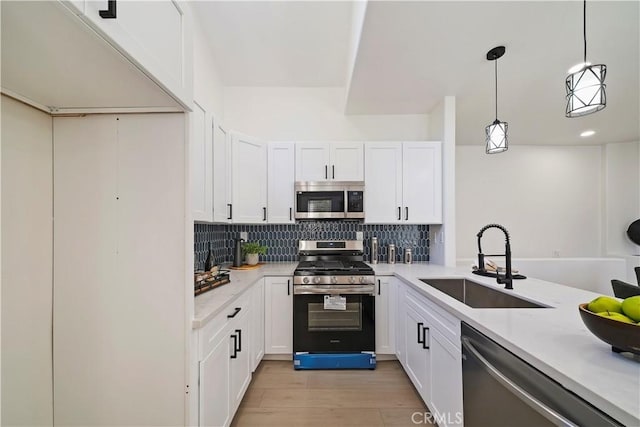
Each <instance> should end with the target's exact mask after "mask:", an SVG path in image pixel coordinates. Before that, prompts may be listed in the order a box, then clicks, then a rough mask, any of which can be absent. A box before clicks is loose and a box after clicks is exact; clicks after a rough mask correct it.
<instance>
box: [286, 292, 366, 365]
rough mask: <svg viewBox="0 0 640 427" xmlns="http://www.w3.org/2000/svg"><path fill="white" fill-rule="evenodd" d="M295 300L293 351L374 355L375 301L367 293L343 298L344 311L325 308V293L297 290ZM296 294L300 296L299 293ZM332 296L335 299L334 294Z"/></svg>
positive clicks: (345, 295)
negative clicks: (367, 352) (369, 353)
mask: <svg viewBox="0 0 640 427" xmlns="http://www.w3.org/2000/svg"><path fill="white" fill-rule="evenodd" d="M296 288H302V286H296V287H294V296H293V351H294V352H309V353H359V352H363V351H375V348H376V342H375V339H376V334H375V300H374V298H375V297H374V296H373V295H370V294H368V293H362V294H343V295H341V296H342V297H343V298H345V299H346V304H345V306H344V310H331V309H326V308H325V296H326V295H330V294H329V292H326V293H311V292H309V291H306V292H307V293H303V292H305V291H304V290H300V289H296ZM296 291H297V292H296ZM331 295H336V293H334V292H333V291H332V292H331Z"/></svg>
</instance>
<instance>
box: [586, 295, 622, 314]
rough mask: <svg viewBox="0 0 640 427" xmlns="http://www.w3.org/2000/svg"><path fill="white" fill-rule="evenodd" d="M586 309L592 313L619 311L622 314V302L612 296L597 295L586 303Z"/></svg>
mask: <svg viewBox="0 0 640 427" xmlns="http://www.w3.org/2000/svg"><path fill="white" fill-rule="evenodd" d="M587 309H588V310H589V311H590V312H592V313H603V312H606V311H608V312H611V313H620V314H622V303H621V302H620V301H618V300H617V299H615V298H613V297H608V296H604V295H603V296H599V297H598V298H596V299H594V300H593V301H591V302H590V303H589V305H587Z"/></svg>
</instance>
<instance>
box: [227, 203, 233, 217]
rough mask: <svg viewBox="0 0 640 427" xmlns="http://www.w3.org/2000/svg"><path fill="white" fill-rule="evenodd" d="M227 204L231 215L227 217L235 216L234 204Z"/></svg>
mask: <svg viewBox="0 0 640 427" xmlns="http://www.w3.org/2000/svg"><path fill="white" fill-rule="evenodd" d="M227 206H229V216H228V217H227V219H231V218H232V217H233V205H232V204H231V203H227Z"/></svg>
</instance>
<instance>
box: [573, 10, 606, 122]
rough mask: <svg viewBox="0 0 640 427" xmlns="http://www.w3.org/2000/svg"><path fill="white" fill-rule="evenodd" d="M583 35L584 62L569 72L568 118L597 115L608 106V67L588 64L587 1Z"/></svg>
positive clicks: (584, 12) (583, 20) (583, 16)
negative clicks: (606, 82)
mask: <svg viewBox="0 0 640 427" xmlns="http://www.w3.org/2000/svg"><path fill="white" fill-rule="evenodd" d="M582 30H583V32H582V35H583V40H584V61H583V62H582V64H579V65H578V66H577V69H575V68H576V67H573V68H572V69H570V70H569V73H571V74H569V75H568V76H567V79H566V84H565V87H566V89H567V109H566V112H565V115H566V116H567V117H580V116H585V115H587V114H591V113H595V112H596V111H600V110H602V109H603V108H604V107H606V106H607V94H606V92H605V88H606V85H605V84H604V78H605V77H606V75H607V66H606V65H603V64H598V65H591V63H589V62H587V0H584V2H583V14H582Z"/></svg>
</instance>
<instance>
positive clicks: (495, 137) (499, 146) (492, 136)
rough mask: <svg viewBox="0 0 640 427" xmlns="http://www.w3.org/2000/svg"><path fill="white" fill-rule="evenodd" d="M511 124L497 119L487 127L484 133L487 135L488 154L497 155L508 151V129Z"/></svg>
mask: <svg viewBox="0 0 640 427" xmlns="http://www.w3.org/2000/svg"><path fill="white" fill-rule="evenodd" d="M508 128H509V124H508V123H507V122H501V121H500V120H498V119H496V120H495V121H494V122H493V123H491V124H490V125H489V126H487V127H486V128H485V129H484V131H485V133H486V134H487V149H486V153H487V154H496V153H502V152H503V151H507V149H508V148H509V143H508V141H507V129H508Z"/></svg>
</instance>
